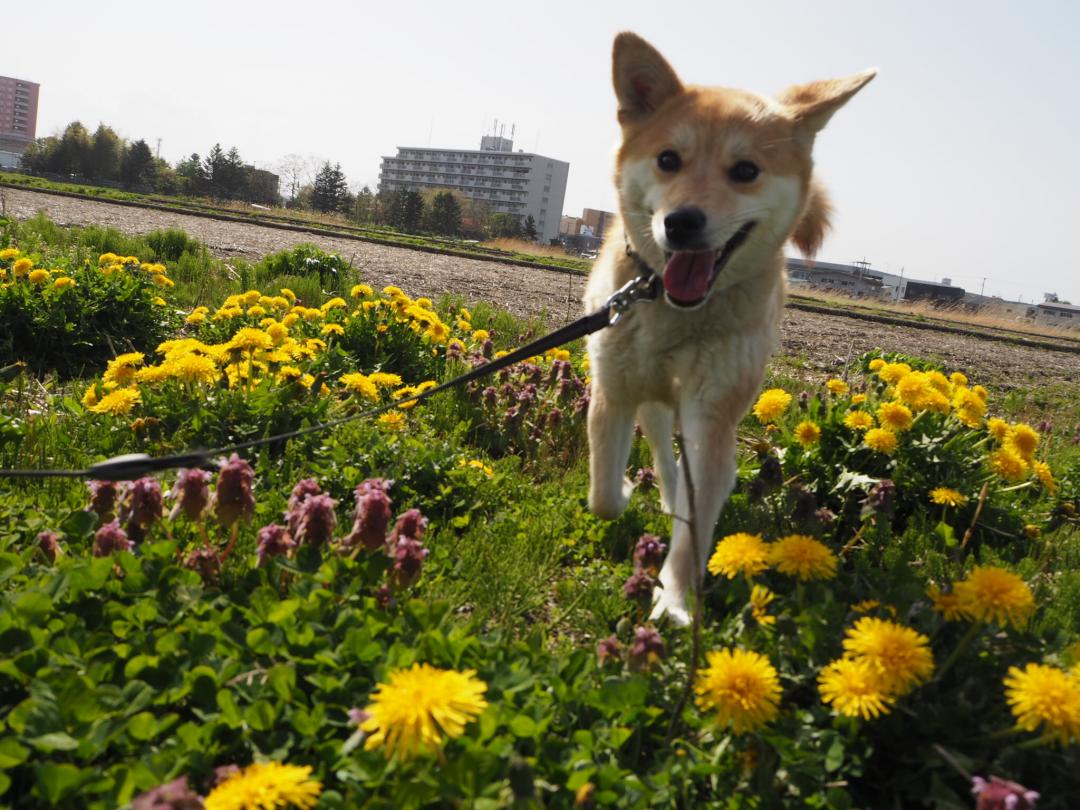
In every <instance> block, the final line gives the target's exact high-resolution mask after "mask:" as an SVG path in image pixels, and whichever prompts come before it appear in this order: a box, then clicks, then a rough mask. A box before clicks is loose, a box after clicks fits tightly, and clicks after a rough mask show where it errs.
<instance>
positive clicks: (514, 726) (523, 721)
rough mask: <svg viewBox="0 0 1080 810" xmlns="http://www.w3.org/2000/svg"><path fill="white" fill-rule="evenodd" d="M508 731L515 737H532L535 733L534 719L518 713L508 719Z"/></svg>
mask: <svg viewBox="0 0 1080 810" xmlns="http://www.w3.org/2000/svg"><path fill="white" fill-rule="evenodd" d="M510 732H511V733H512V734H513V735H514V736H515V737H532V736H533V735H535V734H536V721H535V720H533V719H532V718H531V717H529V716H528V715H524V714H519V715H518V716H517V717H515V718H514V719H513V720H511V721H510Z"/></svg>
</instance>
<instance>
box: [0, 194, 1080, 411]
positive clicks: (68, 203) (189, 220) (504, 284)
mask: <svg viewBox="0 0 1080 810" xmlns="http://www.w3.org/2000/svg"><path fill="white" fill-rule="evenodd" d="M0 203H2V208H3V210H5V211H6V212H7V214H8V215H9V216H10V215H12V214H13V215H15V216H17V217H19V218H27V217H31V216H33V215H34V214H35V213H37V212H38V211H44V212H45V213H46V214H47V215H48V216H49V217H50V218H51V219H52V220H53V221H54V222H56V223H58V224H62V225H87V224H97V225H111V226H113V227H115V228H118V229H120V230H122V231H126V232H129V233H144V232H146V231H152V230H157V229H159V228H181V229H183V230H185V231H187V233H188V234H190V235H191V236H193V237H195V238H197V239H199V240H201V241H202V242H204V243H205V244H206V245H207V246H208V247H209V248H210V250H211V251H212V252H213V253H214V254H215V255H217V256H219V257H221V258H225V259H227V258H229V257H236V256H239V257H242V258H244V259H247V260H248V261H252V262H254V261H257V260H258V259H259V258H261V257H262V256H264V255H266V254H267V253H272V252H274V251H278V250H282V249H285V248H288V247H291V246H292V245H295V244H297V243H299V242H312V243H315V244H317V245H318V246H319V247H321V248H323V249H324V250H329V251H335V252H338V253H340V254H342V255H343V256H345V257H347V258H350V259H351V260H352V261H353V262H354V263H356V264H357V265H358V266H359V267H360V268H361V269H362V271H363V273H364V275H365V280H367V281H369V283H372V284H373V285H375V286H378V287H381V286H385V285H387V284H396V285H397V286H399V287H401V288H402V289H404V290H405V291H406V292H407V293H409V294H411V295H414V296H415V295H427V296H429V297H437V296H438V295H440V294H442V293H448V292H449V293H455V294H458V295H461V296H463V297H464V298H465V299H466V300H469V301H477V300H482V301H490V302H493V303H497V304H500V305H502V306H504V307H506V308H507V309H509V310H511V311H512V312H515V313H517V314H519V315H525V316H534V315H544V316H546V317H547V318H548V319H549V320H550V321H553V322H561V321H563V320H564V319H566V318H568V317H576V316H577V315H578V314H579V306H578V300H579V299H580V296H581V292H582V289H583V287H584V279H583V278H582V277H580V276H574V275H571V274H567V273H561V272H556V271H550V270H542V269H537V268H527V267H515V266H510V265H503V264H496V263H492V262H484V261H479V260H476V259H464V258H458V257H454V256H442V255H438V254H433V253H423V252H419V251H413V250H407V249H403V248H396V247H387V246H384V245H377V244H372V243H369V242H360V241H356V240H352V239H341V238H334V237H327V236H323V235H319V234H306V233H299V232H296V231H286V230H280V229H277V228H273V227H267V226H263V225H248V224H241V223H236V222H222V221H219V220H214V219H207V218H205V217H197V216H191V215H188V214H176V213H171V212H166V211H156V210H152V209H140V208H131V207H127V206H120V205H112V204H109V203H106V202H98V201H95V200H81V199H74V198H69V197H58V196H54V195H49V194H41V193H37V192H32V191H24V190H21V189H9V188H5V189H0ZM782 341H783V353H784V355H786V356H787V357H788V358H790V359H792V360H797V361H802V363H801V365H802V368H803V369H805V370H806V371H811V372H816V373H820V372H821V371H823V370H826V369H832V368H836V367H838V366H841V365H842V364H843V362H844V360H845V358H849V357H856V356H858V355H859V354H861V353H862V352H864V351H867V350H868V349H873V348H876V347H878V348H882V349H885V350H894V351H903V352H906V353H908V354H913V355H917V356H921V357H928V358H934V359H938V360H941V361H942V362H943V363H944V364H945V365H946V366H947V367H949V368H956V369H963V370H964V371H965V372H966V373H968V375H969V376H971V377H972V379H973V380H976V381H978V382H982V383H985V384H987V385H991V386H995V387H996V388H998V389H999V390H1009V389H1013V388H1016V387H1025V388H1026V387H1036V388H1042V387H1046V386H1050V385H1054V384H1061V383H1064V384H1066V385H1068V386H1069V387H1075V390H1076V395H1077V398H1078V399H1080V355H1078V354H1072V353H1067V352H1058V351H1052V350H1048V349H1043V348H1035V347H1026V346H1016V345H1011V344H1006V343H1001V342H994V341H989V340H985V339H981V338H978V337H971V336H966V335H957V334H950V333H946V332H940V331H934V330H928V329H914V328H910V327H905V326H892V325H887V324H880V323H872V322H867V321H864V320H860V319H858V318H856V317H849V316H845V315H826V314H821V313H817V312H803V311H799V310H793V309H789V310H788V311H787V312H786V314H785V317H784V322H783V337H782Z"/></svg>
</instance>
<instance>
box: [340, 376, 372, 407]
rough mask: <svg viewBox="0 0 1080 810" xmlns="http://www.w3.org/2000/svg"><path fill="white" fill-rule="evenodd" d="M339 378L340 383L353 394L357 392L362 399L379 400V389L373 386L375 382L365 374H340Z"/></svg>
mask: <svg viewBox="0 0 1080 810" xmlns="http://www.w3.org/2000/svg"><path fill="white" fill-rule="evenodd" d="M340 380H341V384H342V385H344V386H345V387H346V388H348V389H349V390H350V391H352V392H353V393H354V394H359V395H360V396H362V397H364V399H370V400H371V401H373V402H378V401H379V389H378V388H376V387H375V383H373V382H372V381H371V379H370V378H369V377H368V376H367V375H365V374H360V373H359V372H353V373H351V374H342V375H341V378H340Z"/></svg>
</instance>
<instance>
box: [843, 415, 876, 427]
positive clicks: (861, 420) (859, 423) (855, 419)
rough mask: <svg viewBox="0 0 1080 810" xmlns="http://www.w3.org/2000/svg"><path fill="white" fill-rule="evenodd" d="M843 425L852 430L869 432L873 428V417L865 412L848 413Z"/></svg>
mask: <svg viewBox="0 0 1080 810" xmlns="http://www.w3.org/2000/svg"><path fill="white" fill-rule="evenodd" d="M844 424H845V425H846V426H847V427H849V428H851V429H852V430H869V429H870V428H872V427H873V426H874V417H872V416H871V415H870V414H868V413H867V412H866V411H849V412H848V414H847V416H845V417H844Z"/></svg>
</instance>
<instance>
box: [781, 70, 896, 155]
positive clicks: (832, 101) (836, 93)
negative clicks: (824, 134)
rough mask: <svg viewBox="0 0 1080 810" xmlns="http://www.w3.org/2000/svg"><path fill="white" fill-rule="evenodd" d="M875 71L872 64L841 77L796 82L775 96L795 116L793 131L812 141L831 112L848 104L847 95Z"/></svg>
mask: <svg viewBox="0 0 1080 810" xmlns="http://www.w3.org/2000/svg"><path fill="white" fill-rule="evenodd" d="M876 75H877V68H871V69H870V70H866V71H863V72H862V73H856V74H855V75H854V76H848V77H847V78H844V79H829V80H828V81H823V82H810V84H799V85H796V86H795V87H789V88H788V89H787V90H785V91H784V92H783V93H781V94H780V96H779V99H778V100H779V101H780V103H781V104H783V105H784V106H786V107H787V108H788V112H789V113H790V115H791V116H792V117H793V118H794V119H795V129H796V132H797V133H800V134H802V136H803V137H804V138H806V139H807V140H810V141H812V140H813V138H814V136H815V135H816V134H817V133H818V132H820V131H821V129H822V128H823V127H824V126H825V125H826V124H827V123H829V119H830V118H832V116H833V113H835V112H836V111H837V110H839V109H840V108H841V107H843V106H844V105H845V104H847V102H848V99H850V98H851V97H852V96H853V95H855V94H856V93H858V92H859V91H860V90H861V89H862V88H863V87H864V86H866V84H867V83H868V82H869V81H870V80H871V79H872V78H874V77H875V76H876Z"/></svg>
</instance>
